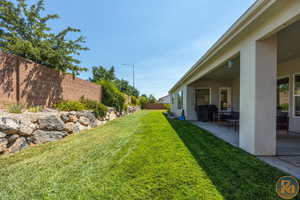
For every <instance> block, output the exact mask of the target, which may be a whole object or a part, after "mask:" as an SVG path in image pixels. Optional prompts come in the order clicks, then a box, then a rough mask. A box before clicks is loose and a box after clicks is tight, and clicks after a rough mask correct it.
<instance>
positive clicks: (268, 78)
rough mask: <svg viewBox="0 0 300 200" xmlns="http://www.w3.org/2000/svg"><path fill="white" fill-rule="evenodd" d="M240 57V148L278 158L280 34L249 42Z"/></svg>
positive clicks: (255, 153)
mask: <svg viewBox="0 0 300 200" xmlns="http://www.w3.org/2000/svg"><path fill="white" fill-rule="evenodd" d="M240 58H241V71H240V138H239V140H240V147H241V148H242V149H244V150H246V151H248V152H249V153H251V154H254V155H264V156H272V155H275V154H276V77H277V37H276V35H275V36H271V37H270V38H268V39H266V40H263V41H253V42H252V41H248V42H247V43H245V45H244V46H243V48H242V49H241V52H240Z"/></svg>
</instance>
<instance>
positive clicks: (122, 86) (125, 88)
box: [115, 79, 140, 97]
mask: <svg viewBox="0 0 300 200" xmlns="http://www.w3.org/2000/svg"><path fill="white" fill-rule="evenodd" d="M115 83H116V85H117V87H118V88H119V90H120V91H121V92H123V93H125V94H127V95H129V96H135V97H138V96H139V94H140V93H139V91H138V90H137V89H136V88H134V87H133V86H131V85H130V84H129V82H128V81H126V80H124V79H116V80H115Z"/></svg>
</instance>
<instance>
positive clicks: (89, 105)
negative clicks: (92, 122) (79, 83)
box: [80, 98, 107, 118]
mask: <svg viewBox="0 0 300 200" xmlns="http://www.w3.org/2000/svg"><path fill="white" fill-rule="evenodd" d="M80 103H82V104H83V105H84V107H85V109H87V110H92V111H93V113H94V114H95V116H96V117H97V118H98V117H104V116H105V115H106V113H107V107H106V106H105V105H103V104H102V103H99V102H97V101H93V100H89V99H85V98H80Z"/></svg>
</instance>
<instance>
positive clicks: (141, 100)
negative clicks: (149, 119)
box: [139, 95, 148, 109]
mask: <svg viewBox="0 0 300 200" xmlns="http://www.w3.org/2000/svg"><path fill="white" fill-rule="evenodd" d="M147 103H148V98H147V96H143V95H142V96H140V98H139V104H140V105H141V108H142V109H144V108H145V105H146V104H147Z"/></svg>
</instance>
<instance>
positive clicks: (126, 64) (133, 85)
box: [123, 64, 135, 88]
mask: <svg viewBox="0 0 300 200" xmlns="http://www.w3.org/2000/svg"><path fill="white" fill-rule="evenodd" d="M123 65H124V66H132V85H133V88H135V83H134V64H132V65H131V64H123Z"/></svg>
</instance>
